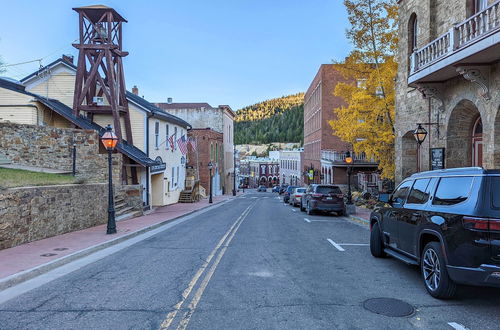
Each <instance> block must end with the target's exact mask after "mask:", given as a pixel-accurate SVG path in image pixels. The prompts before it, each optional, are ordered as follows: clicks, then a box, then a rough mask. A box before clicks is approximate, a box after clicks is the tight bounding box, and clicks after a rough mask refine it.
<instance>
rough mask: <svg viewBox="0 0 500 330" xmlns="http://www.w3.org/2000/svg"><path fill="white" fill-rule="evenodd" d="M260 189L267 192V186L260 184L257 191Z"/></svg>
mask: <svg viewBox="0 0 500 330" xmlns="http://www.w3.org/2000/svg"><path fill="white" fill-rule="evenodd" d="M260 191H263V192H267V187H266V186H259V188H257V192H260Z"/></svg>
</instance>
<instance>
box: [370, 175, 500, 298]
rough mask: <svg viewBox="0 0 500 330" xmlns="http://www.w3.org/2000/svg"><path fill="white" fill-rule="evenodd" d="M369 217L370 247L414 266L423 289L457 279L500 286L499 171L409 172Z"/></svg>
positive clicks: (434, 291) (444, 290)
mask: <svg viewBox="0 0 500 330" xmlns="http://www.w3.org/2000/svg"><path fill="white" fill-rule="evenodd" d="M380 200H381V201H384V202H387V204H386V205H385V206H384V207H380V208H378V209H375V210H374V212H372V214H371V216H370V219H371V221H370V228H371V235H370V250H371V253H372V255H373V256H375V257H385V256H386V255H390V256H393V257H396V258H398V259H400V260H402V261H403V262H405V263H407V264H410V265H419V266H420V270H421V273H422V278H423V281H424V284H425V287H426V289H427V291H428V292H429V293H430V294H431V295H432V296H433V297H435V298H442V299H446V298H451V297H453V295H454V293H455V290H456V286H457V284H468V285H485V286H496V287H500V170H484V169H482V168H476V167H469V168H459V169H446V170H438V171H429V172H422V173H418V174H414V175H412V176H411V177H409V178H407V179H405V180H404V181H403V182H401V184H400V185H399V186H398V187H397V188H396V190H395V192H394V193H393V194H392V195H391V196H388V195H381V196H380Z"/></svg>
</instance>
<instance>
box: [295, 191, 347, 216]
mask: <svg viewBox="0 0 500 330" xmlns="http://www.w3.org/2000/svg"><path fill="white" fill-rule="evenodd" d="M300 210H301V211H306V212H307V214H313V213H314V212H316V211H327V212H336V213H337V214H338V215H344V214H345V205H344V195H343V194H342V191H341V190H340V188H339V187H338V186H332V185H327V184H311V185H310V186H309V187H308V188H307V190H306V192H305V193H304V195H302V197H301V199H300Z"/></svg>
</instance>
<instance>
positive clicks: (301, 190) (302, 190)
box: [296, 188, 306, 193]
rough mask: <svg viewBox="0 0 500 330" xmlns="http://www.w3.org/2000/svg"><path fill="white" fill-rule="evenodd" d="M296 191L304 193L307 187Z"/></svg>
mask: <svg viewBox="0 0 500 330" xmlns="http://www.w3.org/2000/svg"><path fill="white" fill-rule="evenodd" d="M296 192H299V193H303V192H306V188H298V189H297V190H296Z"/></svg>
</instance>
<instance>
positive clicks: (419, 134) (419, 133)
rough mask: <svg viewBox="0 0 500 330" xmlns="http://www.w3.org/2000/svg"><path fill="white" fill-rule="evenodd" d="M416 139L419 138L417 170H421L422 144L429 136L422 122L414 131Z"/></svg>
mask: <svg viewBox="0 0 500 330" xmlns="http://www.w3.org/2000/svg"><path fill="white" fill-rule="evenodd" d="M413 136H414V137H415V140H417V172H420V146H421V145H422V143H424V141H425V138H426V137H427V131H426V130H425V128H423V127H422V124H418V126H417V128H416V129H415V131H414V132H413Z"/></svg>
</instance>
